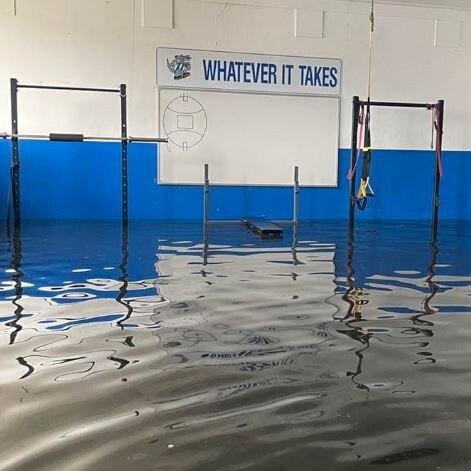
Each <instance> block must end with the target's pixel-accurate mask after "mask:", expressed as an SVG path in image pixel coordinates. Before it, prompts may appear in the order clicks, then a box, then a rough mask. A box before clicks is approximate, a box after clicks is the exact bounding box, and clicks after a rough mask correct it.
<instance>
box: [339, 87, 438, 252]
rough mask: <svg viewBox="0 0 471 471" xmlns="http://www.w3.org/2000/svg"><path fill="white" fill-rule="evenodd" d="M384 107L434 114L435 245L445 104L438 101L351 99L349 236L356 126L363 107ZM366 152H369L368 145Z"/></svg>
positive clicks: (352, 219) (352, 222)
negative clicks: (423, 110)
mask: <svg viewBox="0 0 471 471" xmlns="http://www.w3.org/2000/svg"><path fill="white" fill-rule="evenodd" d="M365 106H366V107H372V106H384V107H393V108H394V107H395V108H422V109H425V110H429V111H431V110H433V111H434V112H435V113H436V122H435V126H436V144H435V164H434V176H433V197H432V218H431V219H432V222H431V232H432V242H433V243H435V242H436V240H437V234H438V209H439V206H440V178H441V154H442V136H443V113H444V108H445V102H444V101H443V100H439V101H437V102H436V103H433V104H430V103H400V102H387V101H369V100H360V98H359V97H358V96H355V97H353V109H352V136H351V137H352V141H351V170H350V172H351V173H350V174H349V179H350V189H349V196H348V198H349V205H348V206H349V235H350V237H351V238H352V239H353V231H354V228H355V206H356V204H357V201H358V199H357V197H356V193H355V177H356V173H357V171H356V168H357V160H358V157H359V152H358V147H359V146H360V147H361V146H362V145H363V144H362V143H361V142H359V141H361V137H360V138H359V135H358V125H359V123H360V121H361V120H360V112H361V109H362V108H363V107H365ZM367 151H370V147H369V145H368V148H367Z"/></svg>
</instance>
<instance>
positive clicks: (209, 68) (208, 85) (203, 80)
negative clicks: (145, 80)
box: [157, 48, 342, 96]
mask: <svg viewBox="0 0 471 471" xmlns="http://www.w3.org/2000/svg"><path fill="white" fill-rule="evenodd" d="M341 77H342V61H341V60H340V59H321V58H314V57H289V56H268V55H261V54H242V53H236V52H215V51H196V50H191V49H170V48H158V49H157V85H159V86H161V87H170V88H180V89H181V88H184V89H200V90H201V89H204V90H208V89H217V90H226V91H240V92H251V93H281V94H288V95H328V96H340V92H341Z"/></svg>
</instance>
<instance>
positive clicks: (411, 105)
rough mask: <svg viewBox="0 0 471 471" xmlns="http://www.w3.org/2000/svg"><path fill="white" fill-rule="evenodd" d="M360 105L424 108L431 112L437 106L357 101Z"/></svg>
mask: <svg viewBox="0 0 471 471" xmlns="http://www.w3.org/2000/svg"><path fill="white" fill-rule="evenodd" d="M359 103H360V105H368V104H369V105H370V106H389V107H392V108H425V109H427V110H431V109H433V108H435V106H437V105H436V104H435V103H434V104H430V103H401V102H396V101H370V102H368V101H363V100H360V101H359Z"/></svg>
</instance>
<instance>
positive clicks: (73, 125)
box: [0, 0, 471, 149]
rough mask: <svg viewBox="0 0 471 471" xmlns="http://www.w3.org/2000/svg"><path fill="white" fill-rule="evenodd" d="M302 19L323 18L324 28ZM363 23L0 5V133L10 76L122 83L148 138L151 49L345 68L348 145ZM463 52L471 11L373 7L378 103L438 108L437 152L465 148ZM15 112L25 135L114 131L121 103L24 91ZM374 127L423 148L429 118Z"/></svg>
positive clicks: (184, 8) (337, 3)
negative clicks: (322, 61)
mask: <svg viewBox="0 0 471 471" xmlns="http://www.w3.org/2000/svg"><path fill="white" fill-rule="evenodd" d="M143 7H145V8H143ZM296 9H298V12H296ZM303 9H308V10H317V11H320V12H324V13H323V15H321V16H323V20H324V21H323V24H322V22H319V16H320V15H319V14H317V13H312V12H311V13H305V12H303V11H302V10H303ZM304 15H305V16H304ZM368 17H369V6H368V4H367V3H363V2H353V1H351V0H346V1H343V0H230V1H223V0H173V2H172V0H134V1H133V0H80V1H77V0H16V1H15V0H0V34H1V37H2V41H0V54H1V57H2V66H1V67H0V110H1V112H0V131H4V130H5V131H9V129H10V114H9V106H10V105H9V78H10V77H16V78H18V79H19V80H20V81H21V82H23V83H26V82H30V83H53V84H73V85H87V86H106V87H108V86H110V87H114V86H116V85H118V84H119V83H121V82H125V83H127V84H128V86H129V105H130V107H129V132H130V134H131V135H132V134H134V135H154V134H155V132H156V123H157V111H156V96H157V93H156V85H155V50H156V47H158V46H166V47H180V48H185V47H188V48H193V49H215V50H227V51H241V52H250V53H251V52H254V53H268V54H286V55H301V56H316V57H322V56H326V57H339V58H341V59H342V60H343V106H342V121H341V146H342V147H348V146H349V139H350V114H351V110H350V101H351V97H352V96H353V95H354V94H360V95H364V93H365V90H366V76H367V70H366V67H367V58H368V49H367V48H368ZM296 18H298V25H297V28H296ZM306 22H307V24H306ZM437 22H438V23H437ZM310 23H311V24H312V36H313V37H306V36H309V24H310ZM143 24H144V25H147V26H143ZM321 27H322V28H321ZM320 28H321V29H320ZM296 31H297V32H298V35H297V36H298V37H296ZM440 45H444V46H446V47H439V46H440ZM470 53H471V12H470V11H461V10H456V9H446V8H429V7H415V6H401V5H393V4H377V6H376V32H375V45H374V55H373V64H374V70H373V88H372V90H373V98H374V99H378V100H400V101H435V100H437V99H439V98H444V99H445V100H446V110H445V132H446V137H445V142H444V147H445V148H446V149H471V133H469V132H468V130H469V128H470V126H471V89H470V86H469V77H470V76H471V61H470V60H469V55H470ZM47 93H49V94H48V95H46V94H47ZM48 97H51V100H48V99H47V98H48ZM19 103H20V113H21V114H20V123H19V124H20V131H23V132H32V131H36V132H50V131H70V132H72V131H75V132H79V131H83V132H87V133H93V134H100V133H101V134H103V135H105V134H107V135H110V134H113V135H114V134H116V133H118V131H119V100H118V98H117V97H113V96H94V95H88V94H87V95H83V94H64V93H59V92H32V91H25V90H23V91H21V95H20V102H19ZM373 119H374V122H373V139H374V141H375V145H376V147H385V148H428V146H429V145H430V135H431V118H430V116H429V115H428V114H427V113H425V112H421V111H410V112H407V111H406V112H405V111H397V110H393V111H391V110H380V111H376V110H375V112H374V116H373Z"/></svg>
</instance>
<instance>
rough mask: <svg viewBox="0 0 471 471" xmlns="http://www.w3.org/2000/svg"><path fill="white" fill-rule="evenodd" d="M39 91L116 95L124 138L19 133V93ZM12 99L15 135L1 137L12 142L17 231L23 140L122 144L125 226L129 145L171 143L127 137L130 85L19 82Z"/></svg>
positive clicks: (14, 83)
mask: <svg viewBox="0 0 471 471" xmlns="http://www.w3.org/2000/svg"><path fill="white" fill-rule="evenodd" d="M23 88H24V89H35V90H64V91H72V92H100V93H116V94H117V95H118V96H119V99H120V103H121V127H120V131H121V132H120V134H121V136H120V137H102V136H84V135H83V134H65V133H50V134H20V133H19V132H18V91H19V90H20V89H23ZM10 99H11V134H7V133H3V134H0V139H1V138H3V139H10V140H11V194H12V202H13V223H14V228H15V231H19V229H20V220H21V213H20V152H19V140H20V139H45V140H49V141H62V142H83V141H114V142H120V143H121V210H122V213H121V214H122V219H123V224H127V220H128V144H129V143H133V142H148V143H159V142H168V140H167V139H165V138H158V137H131V136H128V134H127V104H126V85H125V84H121V85H120V86H119V88H92V87H69V86H57V85H32V84H21V83H19V82H18V80H17V79H15V78H12V79H10Z"/></svg>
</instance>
